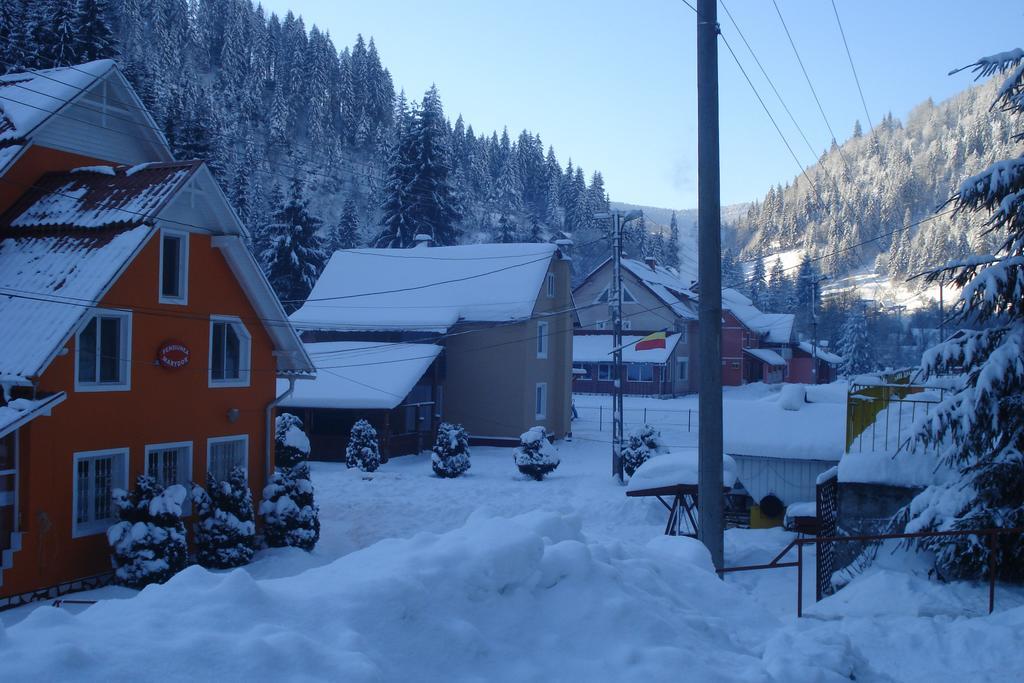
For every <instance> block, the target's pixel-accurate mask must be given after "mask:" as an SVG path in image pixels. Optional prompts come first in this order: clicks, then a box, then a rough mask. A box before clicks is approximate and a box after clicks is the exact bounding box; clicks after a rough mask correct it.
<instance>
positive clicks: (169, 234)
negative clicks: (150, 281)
mask: <svg viewBox="0 0 1024 683" xmlns="http://www.w3.org/2000/svg"><path fill="white" fill-rule="evenodd" d="M159 300H160V303H162V304H184V303H187V302H188V233H187V232H178V231H173V230H162V231H161V232H160V299H159Z"/></svg>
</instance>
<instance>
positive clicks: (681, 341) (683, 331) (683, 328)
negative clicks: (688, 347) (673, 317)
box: [677, 323, 686, 344]
mask: <svg viewBox="0 0 1024 683" xmlns="http://www.w3.org/2000/svg"><path fill="white" fill-rule="evenodd" d="M677 331H678V332H679V342H678V343H679V344H685V343H686V323H683V324H682V325H680V326H679V329H678V330H677Z"/></svg>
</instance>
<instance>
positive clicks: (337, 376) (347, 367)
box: [277, 341, 441, 410]
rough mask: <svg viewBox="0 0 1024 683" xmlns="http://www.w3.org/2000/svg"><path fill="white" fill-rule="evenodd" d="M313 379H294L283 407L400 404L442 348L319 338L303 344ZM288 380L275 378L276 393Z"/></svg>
mask: <svg viewBox="0 0 1024 683" xmlns="http://www.w3.org/2000/svg"><path fill="white" fill-rule="evenodd" d="M305 346H306V351H307V353H308V354H309V356H310V357H311V358H312V359H313V363H314V364H315V365H316V371H317V376H316V379H315V380H313V381H306V382H296V383H295V392H294V393H293V394H292V395H291V396H289V397H288V398H287V399H285V400H284V401H282V402H281V406H282V407H284V408H341V409H384V410H390V409H391V408H394V407H395V406H398V405H400V404H401V403H402V402H403V401H404V400H405V398H406V396H408V395H409V392H410V391H412V388H413V387H414V386H416V383H417V382H418V381H419V380H420V378H421V377H423V374H424V373H425V372H426V371H427V369H428V368H429V367H430V364H431V363H433V362H434V359H435V358H437V355H438V354H439V353H441V347H440V346H437V345H436V344H393V343H387V342H363V341H345V342H317V343H312V344H306V345H305ZM287 386H288V385H287V382H284V381H283V380H278V387H277V388H278V393H279V394H280V393H283V392H284V390H285V389H286V388H287Z"/></svg>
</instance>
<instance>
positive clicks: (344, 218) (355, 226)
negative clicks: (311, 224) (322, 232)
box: [328, 197, 359, 258]
mask: <svg viewBox="0 0 1024 683" xmlns="http://www.w3.org/2000/svg"><path fill="white" fill-rule="evenodd" d="M358 246H359V216H358V214H357V212H356V203H355V202H354V201H352V198H351V197H350V198H348V199H346V200H345V208H344V209H342V212H341V219H340V220H339V221H338V224H337V225H336V226H335V227H334V229H333V230H332V231H331V234H330V236H329V237H328V252H329V254H333V253H334V252H336V251H339V250H341V249H355V248H356V247H358ZM328 258H329V257H328Z"/></svg>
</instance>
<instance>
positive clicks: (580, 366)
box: [572, 361, 593, 380]
mask: <svg viewBox="0 0 1024 683" xmlns="http://www.w3.org/2000/svg"><path fill="white" fill-rule="evenodd" d="M590 365H591V364H590V363H584V362H583V361H575V362H573V364H572V369H573V377H574V378H577V379H585V380H590V379H593V377H591V375H590ZM576 370H582V371H583V372H585V373H586V374H585V375H577V374H576V372H575V371H576Z"/></svg>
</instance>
